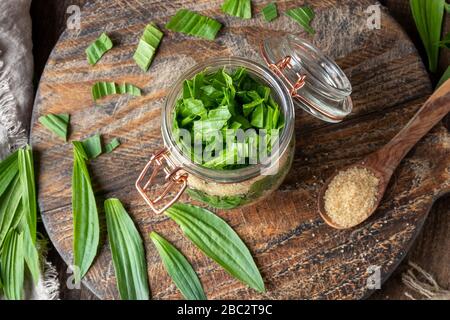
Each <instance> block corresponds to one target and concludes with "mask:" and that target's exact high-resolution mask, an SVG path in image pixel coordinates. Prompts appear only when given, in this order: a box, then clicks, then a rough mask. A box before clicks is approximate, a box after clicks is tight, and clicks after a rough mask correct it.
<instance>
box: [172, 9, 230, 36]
mask: <svg viewBox="0 0 450 320" xmlns="http://www.w3.org/2000/svg"><path fill="white" fill-rule="evenodd" d="M166 28H167V29H169V30H172V31H175V32H181V33H185V34H188V35H191V36H195V37H199V38H203V39H207V40H214V39H215V38H216V36H217V33H218V32H219V30H220V29H221V28H222V24H221V23H219V22H218V21H216V20H214V19H211V18H209V17H206V16H202V15H200V14H198V13H195V12H193V11H190V10H187V9H181V10H178V12H177V13H176V14H175V16H173V17H172V18H171V19H170V21H169V22H168V23H167V24H166Z"/></svg>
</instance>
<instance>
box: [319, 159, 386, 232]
mask: <svg viewBox="0 0 450 320" xmlns="http://www.w3.org/2000/svg"><path fill="white" fill-rule="evenodd" d="M379 183H380V179H378V178H377V177H376V176H375V175H374V174H373V173H372V172H371V171H370V170H368V169H366V168H360V167H351V168H349V169H347V170H343V171H340V172H339V173H338V174H337V175H336V176H335V177H334V178H333V179H332V180H331V182H330V184H329V185H328V189H327V190H326V191H325V195H324V200H325V211H326V213H327V214H328V216H329V218H330V219H331V220H332V221H333V222H334V223H335V224H336V225H338V226H340V227H343V228H349V227H353V226H355V225H357V224H359V223H361V222H362V221H364V220H365V219H366V218H367V217H369V216H370V214H371V213H372V211H373V208H374V206H375V205H376V203H377V194H378V185H379Z"/></svg>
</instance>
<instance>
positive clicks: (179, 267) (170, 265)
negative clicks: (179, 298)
mask: <svg viewBox="0 0 450 320" xmlns="http://www.w3.org/2000/svg"><path fill="white" fill-rule="evenodd" d="M150 239H152V241H153V243H154V244H155V247H156V249H157V250H158V252H159V255H160V257H161V260H162V262H163V264H164V266H165V267H166V270H167V273H168V274H169V275H170V277H171V278H172V280H173V282H174V283H175V285H176V286H177V288H178V289H180V291H181V293H182V294H183V296H184V297H185V298H186V299H187V300H206V296H205V292H204V291H203V288H202V284H201V283H200V280H199V278H198V276H197V274H196V273H195V271H194V269H193V268H192V266H191V265H190V263H189V262H188V261H187V259H186V258H185V257H184V256H183V254H182V253H181V252H180V251H178V250H177V249H176V248H175V247H174V246H173V245H172V244H171V243H170V242H168V241H167V240H166V239H164V238H163V237H161V236H160V235H159V234H157V233H156V232H152V233H151V234H150Z"/></svg>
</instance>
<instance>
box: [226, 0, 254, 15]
mask: <svg viewBox="0 0 450 320" xmlns="http://www.w3.org/2000/svg"><path fill="white" fill-rule="evenodd" d="M222 11H223V12H225V13H227V14H229V15H230V16H235V17H239V18H242V19H251V17H252V2H251V0H225V2H224V3H223V5H222Z"/></svg>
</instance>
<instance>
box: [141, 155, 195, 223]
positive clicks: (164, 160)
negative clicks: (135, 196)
mask: <svg viewBox="0 0 450 320" xmlns="http://www.w3.org/2000/svg"><path fill="white" fill-rule="evenodd" d="M168 155H169V151H168V150H167V148H164V149H162V150H160V151H158V152H157V153H156V154H154V155H153V156H152V157H151V159H150V161H149V162H148V163H147V165H146V166H145V167H144V170H142V172H141V174H140V175H139V178H138V179H137V181H136V184H135V186H136V189H137V191H138V192H139V194H140V195H141V196H142V198H144V200H145V202H146V203H147V204H148V205H149V206H150V208H151V209H152V210H153V211H154V212H155V213H156V214H160V213H162V212H164V211H165V210H167V209H168V208H169V207H170V206H172V205H173V204H174V203H175V202H176V201H178V199H179V198H180V196H181V195H182V194H183V192H184V190H186V187H187V178H188V174H187V173H181V172H180V170H181V167H176V166H175V165H174V164H173V162H172V161H171V160H170V158H169V156H168ZM154 164H156V166H155V168H154V169H153V171H152V173H151V175H150V178H149V179H148V180H147V182H146V183H145V184H144V185H143V186H142V184H143V183H144V180H145V177H146V176H147V173H148V171H149V170H150V168H151V167H152V166H153V165H154ZM161 169H162V170H163V171H164V174H165V177H164V181H167V182H168V183H167V186H166V187H165V188H164V190H163V192H162V193H161V194H160V195H159V196H158V197H156V199H153V200H152V199H150V198H149V196H148V195H147V191H148V189H149V187H150V186H151V185H153V183H154V180H155V178H156V175H157V174H158V172H159V171H160V170H161ZM176 185H181V188H180V189H179V190H178V192H177V194H176V195H175V196H174V197H173V198H172V199H170V201H169V202H168V203H166V204H165V205H164V206H163V207H161V208H159V209H158V207H157V205H158V204H159V203H160V202H161V201H163V200H164V199H165V197H166V196H167V194H168V193H169V192H170V191H171V190H172V188H174V187H175V186H176Z"/></svg>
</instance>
